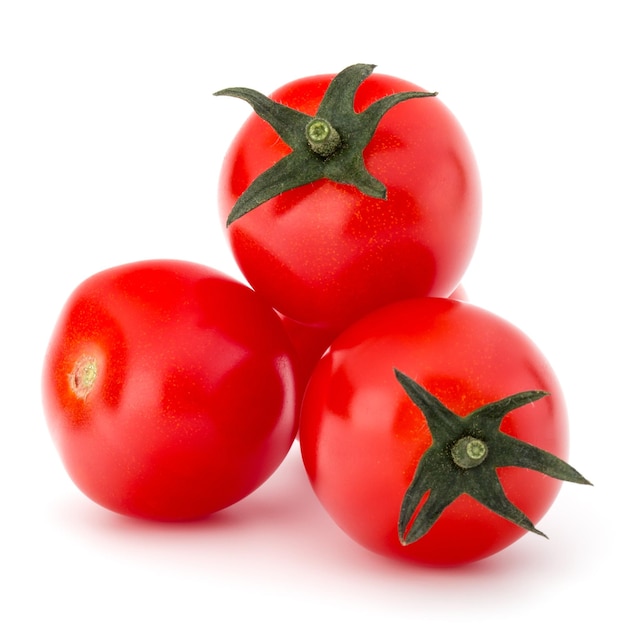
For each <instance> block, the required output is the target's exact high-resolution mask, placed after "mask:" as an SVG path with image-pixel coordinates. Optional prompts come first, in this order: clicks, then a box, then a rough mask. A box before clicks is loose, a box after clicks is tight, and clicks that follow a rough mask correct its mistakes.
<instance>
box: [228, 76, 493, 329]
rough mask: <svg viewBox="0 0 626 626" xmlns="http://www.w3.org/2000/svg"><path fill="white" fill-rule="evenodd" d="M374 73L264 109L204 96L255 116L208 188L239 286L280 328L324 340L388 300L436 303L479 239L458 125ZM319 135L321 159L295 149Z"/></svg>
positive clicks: (266, 101) (411, 88)
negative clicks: (213, 188)
mask: <svg viewBox="0 0 626 626" xmlns="http://www.w3.org/2000/svg"><path fill="white" fill-rule="evenodd" d="M373 68H374V66H369V65H354V66H350V67H349V68H346V70H344V71H343V72H341V73H339V74H338V75H337V76H331V75H320V76H311V77H306V78H301V79H299V80H295V81H293V82H290V83H288V84H286V85H284V86H282V87H281V88H279V89H278V90H276V91H275V92H274V93H273V94H272V95H271V98H265V96H262V95H261V94H259V93H258V92H254V91H252V90H244V89H226V90H223V91H221V92H218V94H217V95H229V96H235V97H238V98H243V99H244V100H247V101H248V102H250V103H251V104H252V105H253V107H254V108H255V111H256V112H257V114H254V115H252V116H251V117H250V118H249V119H248V120H247V121H246V122H245V123H244V124H243V126H242V128H241V129H240V131H239V132H238V134H237V135H236V137H235V138H234V140H233V142H232V144H231V146H230V147H229V149H228V151H227V154H226V155H225V159H224V163H223V167H222V170H221V173H220V181H219V207H220V212H221V216H222V218H223V222H224V224H225V232H226V235H227V237H228V241H229V244H230V246H231V248H232V251H233V255H234V257H235V259H236V261H237V263H238V265H239V267H240V268H241V270H242V273H243V274H244V275H245V277H246V279H247V280H248V282H249V283H250V284H251V285H252V287H253V288H254V289H255V290H256V291H258V292H259V293H261V294H262V295H263V296H264V297H265V298H266V299H267V300H268V302H270V304H272V306H273V307H274V308H275V309H277V310H278V311H280V312H281V313H282V314H284V315H286V316H287V317H289V318H292V319H294V320H296V321H298V322H301V323H304V324H309V325H313V326H325V327H332V328H334V329H335V330H337V331H339V330H342V329H343V328H344V327H345V326H346V325H348V324H349V323H350V322H352V321H355V320H356V319H358V318H359V317H362V316H363V315H364V314H365V313H367V312H369V311H371V310H373V309H375V308H378V307H380V306H382V305H385V304H388V303H390V302H393V301H396V300H399V299H404V298H409V297H414V296H425V295H432V296H444V297H445V296H448V295H449V294H450V293H451V292H452V291H453V290H454V289H455V287H456V285H457V284H458V283H459V281H460V279H461V278H462V275H463V274H464V272H465V269H466V267H467V265H468V264H469V261H470V259H471V257H472V255H473V251H474V248H475V245H476V242H477V237H478V232H479V225H480V216H481V190H480V180H479V173H478V168H477V164H476V160H475V157H474V154H473V152H472V149H471V146H470V144H469V141H468V139H467V136H466V134H465V133H464V131H463V129H462V127H461V126H460V124H459V122H458V121H457V119H456V118H455V117H454V116H453V114H452V113H451V112H450V110H449V109H448V108H447V107H446V106H445V105H444V104H443V102H442V101H441V99H440V98H439V97H438V96H436V95H435V94H432V93H430V92H424V91H423V90H422V89H421V88H420V87H418V86H417V85H415V84H413V83H411V82H408V81H406V80H403V79H400V78H396V77H393V76H389V75H384V74H372V71H373ZM268 121H269V123H267V122H268ZM320 121H321V123H326V121H329V126H331V127H332V128H333V129H334V130H335V131H336V133H337V135H338V136H339V140H338V141H339V143H338V144H337V145H338V148H334V150H335V151H334V152H332V153H331V154H325V153H324V154H316V153H314V150H313V148H312V147H311V146H312V141H307V139H306V137H309V139H310V135H311V133H310V132H309V129H310V128H311V127H310V125H309V123H310V122H313V123H314V124H318V123H320ZM333 124H334V125H335V126H333ZM313 128H314V129H316V127H315V126H313ZM307 132H308V133H309V134H308V135H307V134H306V133H307ZM329 136H330V134H329Z"/></svg>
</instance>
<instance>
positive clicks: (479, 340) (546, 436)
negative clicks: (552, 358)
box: [300, 298, 568, 565]
mask: <svg viewBox="0 0 626 626" xmlns="http://www.w3.org/2000/svg"><path fill="white" fill-rule="evenodd" d="M394 368H398V369H400V370H402V371H404V372H406V373H407V375H409V376H411V377H412V378H413V379H415V380H416V381H417V382H419V383H420V384H421V385H423V386H424V387H426V388H427V389H428V390H429V391H430V392H431V393H432V394H434V395H435V396H437V397H438V398H439V399H440V400H441V402H443V404H445V405H446V406H447V407H449V408H450V409H451V410H453V411H454V412H455V413H457V414H458V415H461V416H464V415H468V414H469V413H470V412H472V411H474V410H476V409H477V408H479V407H481V406H483V405H485V404H487V403H489V402H494V401H496V400H500V399H502V398H505V397H507V396H510V395H513V394H515V393H517V392H520V391H526V390H534V389H539V390H545V391H548V392H549V393H550V395H549V396H546V397H545V398H543V399H542V400H541V401H540V402H535V403H533V404H531V405H528V406H525V407H522V408H520V409H517V410H515V411H513V412H511V413H510V414H508V415H507V416H506V417H505V418H504V421H503V422H502V428H501V429H502V431H503V432H505V433H507V434H509V435H512V436H514V437H516V438H518V439H521V440H523V441H526V442H528V443H530V444H532V445H534V446H537V447H539V448H542V449H544V450H547V451H548V452H551V453H552V454H555V455H556V456H558V457H560V458H564V457H565V455H566V452H567V439H568V434H567V413H566V407H565V402H564V398H563V394H562V391H561V389H560V386H559V383H558V380H557V378H556V376H555V374H554V372H553V371H552V369H551V367H550V365H549V364H548V362H547V361H546V359H545V357H544V356H543V355H542V354H541V352H540V351H539V349H538V348H537V347H536V346H535V345H534V344H533V343H532V342H531V340H530V339H529V338H528V337H527V336H526V335H525V334H524V333H522V332H521V331H520V330H519V329H517V328H516V327H514V326H512V325H511V324H510V323H509V322H506V321H505V320H503V319H501V318H499V317H497V316H496V315H494V314H492V313H489V312H487V311H485V310H483V309H481V308H479V307H476V306H474V305H471V304H468V303H466V302H461V301H455V300H448V299H439V298H423V299H415V300H410V301H405V302H400V303H396V304H393V305H390V306H388V307H385V308H383V309H381V310H378V311H376V312H374V313H373V314H371V315H369V316H367V317H366V318H364V319H362V320H360V321H359V322H357V323H356V324H354V325H353V326H351V327H350V328H349V329H348V330H346V331H345V332H344V333H343V334H342V335H341V336H340V337H338V338H337V339H336V340H335V342H333V344H332V345H331V347H330V349H329V351H328V352H327V353H326V355H325V356H324V357H323V358H322V360H321V361H320V363H319V364H318V366H317V368H316V369H315V371H314V372H313V375H312V377H311V379H310V382H309V386H308V388H307V391H306V394H305V398H304V402H303V406H302V412H301V419H300V445H301V451H302V457H303V461H304V464H305V467H306V470H307V473H308V475H309V478H310V480H311V484H312V486H313V488H314V490H315V493H316V494H317V496H318V498H319V500H320V502H321V503H322V505H323V506H324V508H325V509H326V510H327V512H328V513H329V514H330V516H331V517H332V518H333V519H334V520H335V522H336V523H337V524H338V525H339V526H340V527H341V528H342V529H343V530H344V531H345V532H346V533H347V534H348V535H349V536H350V537H352V538H353V539H354V540H355V541H357V542H358V543H360V544H361V545H363V546H365V547H366V548H368V549H370V550H372V551H374V552H377V553H380V554H383V555H386V556H391V557H397V558H402V559H407V560H410V561H414V562H418V563H422V564H430V565H459V564H462V563H467V562H471V561H475V560H478V559H482V558H485V557H487V556H489V555H492V554H495V553H496V552H498V551H500V550H502V549H504V548H505V547H507V546H508V545H510V544H511V543H513V542H514V541H516V540H517V539H518V538H520V537H521V536H522V535H523V534H524V533H525V531H524V530H523V529H522V528H520V527H518V526H516V525H515V524H513V523H511V522H509V521H507V520H505V519H504V518H502V517H500V516H498V515H496V514H495V513H492V512H491V511H489V510H488V509H486V508H485V507H483V506H482V505H481V504H479V503H478V502H476V501H475V500H473V499H472V498H470V497H469V496H467V495H462V496H461V497H459V498H458V499H456V500H455V501H454V502H453V503H452V504H451V505H450V506H449V507H448V508H447V509H445V511H444V512H443V514H442V515H441V517H440V518H439V519H438V520H437V521H436V522H435V525H434V526H433V528H432V529H431V530H430V531H429V532H428V533H427V534H426V535H425V536H424V537H423V538H421V539H420V540H418V541H416V542H415V543H412V544H410V545H407V546H402V545H401V544H400V542H399V540H398V528H397V526H398V514H399V511H400V505H401V502H402V498H403V496H404V493H405V491H406V489H407V487H408V485H409V483H410V482H411V479H412V477H413V474H414V472H415V468H416V466H417V463H418V462H419V459H420V458H421V456H422V455H423V454H424V452H425V451H426V449H427V448H428V447H429V446H430V444H431V442H432V438H431V435H430V431H429V429H428V426H427V424H426V420H425V419H424V417H423V415H422V414H421V413H420V411H419V410H418V409H417V408H416V407H415V405H414V404H412V402H411V400H410V399H409V398H408V397H407V395H406V394H405V393H404V391H403V389H402V388H401V387H400V385H399V384H398V383H397V381H396V379H395V377H394ZM498 475H499V477H500V479H501V482H502V485H503V488H504V490H505V492H506V494H507V496H508V497H509V499H510V500H511V501H512V502H513V503H514V504H515V505H516V506H518V507H519V508H520V509H521V510H522V511H524V512H525V513H526V514H527V515H528V516H529V517H530V518H531V520H533V521H537V520H538V519H540V518H541V517H542V516H543V515H544V513H545V512H546V511H547V510H548V508H549V507H550V505H551V504H552V502H553V501H554V499H555V497H556V495H557V493H558V490H559V487H560V482H559V481H557V480H555V479H552V478H549V477H548V476H545V475H543V474H541V473H538V472H535V471H531V470H528V469H522V468H517V467H505V468H501V469H499V470H498Z"/></svg>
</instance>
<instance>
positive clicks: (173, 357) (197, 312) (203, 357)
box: [43, 260, 296, 521]
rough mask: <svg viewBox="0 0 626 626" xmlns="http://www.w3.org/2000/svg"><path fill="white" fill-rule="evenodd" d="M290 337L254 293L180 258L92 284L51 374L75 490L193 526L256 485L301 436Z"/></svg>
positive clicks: (47, 381) (72, 303) (57, 349)
mask: <svg viewBox="0 0 626 626" xmlns="http://www.w3.org/2000/svg"><path fill="white" fill-rule="evenodd" d="M294 386H295V385H294V373H293V362H292V353H291V347H290V344H289V340H288V338H287V336H286V334H285V332H284V330H283V328H282V325H281V322H280V320H279V318H278V316H277V315H276V314H275V312H274V311H273V310H272V309H271V308H270V307H269V306H268V305H267V304H265V302H264V301H262V300H261V299H260V298H259V296H257V294H255V293H254V292H253V291H252V290H251V289H250V288H249V287H247V286H245V285H243V284H240V283H238V282H236V281H235V280H233V279H231V278H229V277H227V276H225V275H223V274H221V273H219V272H216V271H214V270H212V269H210V268H207V267H204V266H201V265H197V264H194V263H188V262H183V261H174V260H155V261H144V262H138V263H131V264H127V265H122V266H119V267H114V268H111V269H107V270H105V271H102V272H100V273H98V274H95V275H94V276H92V277H91V278H88V279H87V280H85V281H84V282H83V283H82V284H81V285H79V286H78V287H77V288H76V290H75V291H74V292H73V293H72V294H71V296H70V298H69V300H68V301H67V303H66V305H65V307H64V309H63V311H62V313H61V315H60V318H59V320H58V322H57V325H56V327H55V329H54V332H53V334H52V338H51V340H50V344H49V348H48V351H47V354H46V357H45V364H44V371H43V401H44V409H45V414H46V418H47V422H48V425H49V429H50V432H51V434H52V437H53V439H54V442H55V444H56V446H57V448H58V451H59V453H60V456H61V459H62V461H63V463H64V465H65V467H66V469H67V471H68V473H69V475H70V477H71V478H72V479H73V480H74V482H75V483H76V485H77V486H78V487H79V488H80V489H81V490H82V491H83V492H84V493H85V494H86V495H87V496H89V497H90V498H91V499H93V500H94V501H95V502H97V503H99V504H100V505H102V506H104V507H106V508H108V509H111V510H112V511H115V512H118V513H122V514H126V515H131V516H137V517H142V518H149V519H155V520H172V521H176V520H190V519H196V518H200V517H204V516H206V515H208V514H210V513H213V512H215V511H217V510H219V509H222V508H224V507H227V506H229V505H231V504H233V503H235V502H237V501H238V500H240V499H242V498H243V497H244V496H246V495H248V494H249V493H251V492H252V491H253V490H255V489H256V488H257V487H258V486H259V485H260V484H261V483H263V482H264V481H265V480H266V479H267V478H268V477H269V476H270V475H271V474H272V473H273V472H274V470H275V469H276V468H277V467H278V465H279V464H280V463H281V461H282V460H283V458H284V457H285V455H286V454H287V452H288V450H289V448H290V446H291V444H292V442H293V439H294V436H295V430H296V420H295V391H294Z"/></svg>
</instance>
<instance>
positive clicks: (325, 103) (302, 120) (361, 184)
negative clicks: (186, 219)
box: [214, 64, 437, 226]
mask: <svg viewBox="0 0 626 626" xmlns="http://www.w3.org/2000/svg"><path fill="white" fill-rule="evenodd" d="M374 67H375V66H374V65H365V64H357V65H351V66H350V67H347V68H346V69H345V70H343V71H342V72H340V73H339V74H337V76H335V77H334V78H333V80H332V81H331V83H330V84H329V86H328V88H327V90H326V92H325V94H324V97H323V98H322V101H321V102H320V105H319V108H318V110H317V113H316V115H315V116H311V115H307V114H305V113H302V112H301V111H298V110H296V109H292V108H290V107H288V106H285V105H283V104H280V103H278V102H274V101H273V100H271V99H269V98H267V97H266V96H264V95H263V94H261V93H259V92H258V91H254V90H253V89H247V88H243V87H235V88H231V89H223V90H221V91H218V92H216V93H215V94H214V95H216V96H232V97H235V98H241V99H242V100H245V101H246V102H248V104H250V105H251V106H252V107H253V109H254V111H255V112H256V114H257V115H259V117H261V118H262V119H263V120H265V121H266V122H268V123H269V124H270V125H271V126H272V127H273V128H274V130H275V131H276V132H277V133H278V135H279V136H280V138H281V139H282V140H283V141H284V142H285V143H286V144H287V145H288V146H289V147H290V148H291V150H292V151H291V152H290V153H289V154H288V155H287V156H285V157H283V158H282V159H281V160H280V161H278V163H276V164H275V165H273V166H272V167H270V168H269V169H268V170H266V171H265V172H263V173H262V174H261V175H259V176H258V177H257V178H256V179H255V180H254V181H252V183H251V184H250V186H249V187H248V188H247V189H246V190H245V191H244V193H243V194H242V195H241V196H240V197H239V199H238V200H237V202H236V203H235V206H234V207H233V208H232V210H231V212H230V214H229V216H228V220H227V226H228V225H230V224H232V222H234V221H235V220H236V219H239V218H240V217H242V216H243V215H245V214H246V213H248V212H250V211H252V209H255V208H256V207H258V206H259V205H261V204H263V203H264V202H266V201H267V200H270V199H271V198H273V197H275V196H277V195H279V194H281V193H283V192H285V191H289V190H290V189H295V188H296V187H301V186H303V185H306V184H308V183H312V182H314V181H316V180H320V179H322V178H325V179H328V180H332V181H335V182H338V183H342V184H347V185H352V186H354V187H356V188H357V189H359V190H360V191H361V192H362V193H364V194H366V195H368V196H372V197H374V198H381V199H384V198H385V197H386V188H385V186H384V184H383V183H382V182H380V181H379V180H378V179H377V178H375V177H374V176H372V175H371V174H370V173H369V172H368V171H367V169H366V168H365V163H364V161H363V150H364V149H365V148H366V147H367V145H368V144H369V142H370V140H371V138H372V136H373V135H374V132H375V130H376V128H377V126H378V124H379V122H380V120H381V119H382V117H383V115H384V114H385V113H386V112H387V111H389V109H391V108H392V107H394V106H395V105H396V104H399V103H400V102H403V101H404V100H409V99H411V98H423V97H431V96H436V95H437V94H436V93H434V92H433V93H431V92H421V91H407V92H401V93H396V94H391V95H389V96H385V97H384V98H381V99H380V100H377V101H376V102H374V103H372V104H371V105H370V106H369V107H368V108H367V109H366V110H365V111H363V112H361V113H356V112H355V110H354V96H355V94H356V91H357V89H358V87H359V85H360V84H361V83H362V82H363V81H364V80H365V79H366V78H367V77H368V76H369V75H370V74H371V73H372V72H373V71H374Z"/></svg>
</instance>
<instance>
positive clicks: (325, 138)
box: [306, 117, 341, 158]
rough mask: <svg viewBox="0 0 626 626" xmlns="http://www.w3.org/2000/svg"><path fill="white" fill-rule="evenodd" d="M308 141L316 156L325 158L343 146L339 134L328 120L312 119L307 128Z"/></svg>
mask: <svg viewBox="0 0 626 626" xmlns="http://www.w3.org/2000/svg"><path fill="white" fill-rule="evenodd" d="M306 140H307V142H308V144H309V147H310V148H311V150H313V152H315V154H318V155H319V156H322V157H324V158H326V157H329V156H330V155H331V154H333V153H334V152H335V151H336V150H337V148H339V146H340V145H341V137H340V136H339V133H338V132H337V131H336V130H335V129H334V128H333V126H332V125H331V124H330V122H328V121H327V120H324V119H322V118H321V117H316V118H314V119H312V120H311V121H310V122H309V123H308V124H307V126H306Z"/></svg>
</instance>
